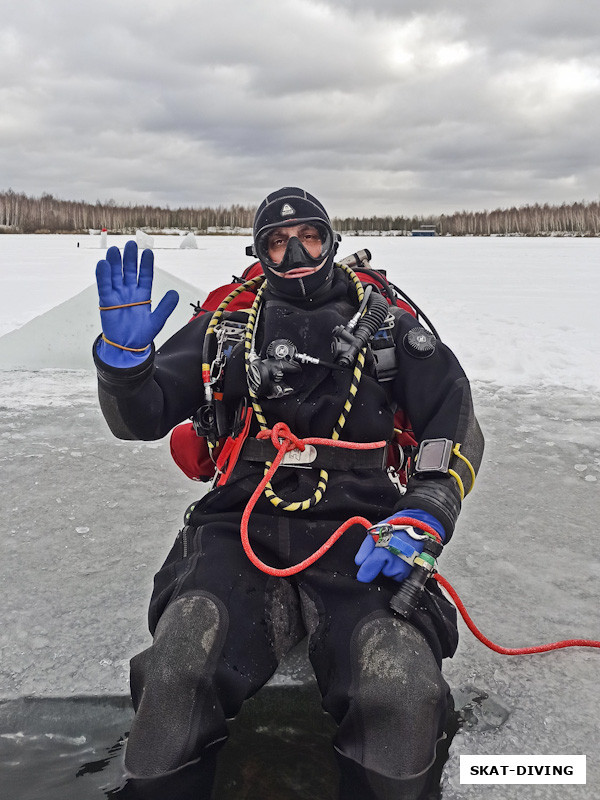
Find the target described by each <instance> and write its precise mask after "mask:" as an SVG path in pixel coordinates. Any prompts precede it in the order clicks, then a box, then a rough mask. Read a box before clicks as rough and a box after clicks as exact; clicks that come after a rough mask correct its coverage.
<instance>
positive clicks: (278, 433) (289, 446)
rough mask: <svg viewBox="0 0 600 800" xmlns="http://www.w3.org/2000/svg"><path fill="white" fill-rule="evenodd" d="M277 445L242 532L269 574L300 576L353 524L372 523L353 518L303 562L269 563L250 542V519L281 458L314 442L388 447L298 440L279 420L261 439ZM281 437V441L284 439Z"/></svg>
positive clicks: (355, 447)
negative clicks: (287, 565) (280, 567)
mask: <svg viewBox="0 0 600 800" xmlns="http://www.w3.org/2000/svg"><path fill="white" fill-rule="evenodd" d="M269 437H270V439H271V441H272V442H273V444H274V445H275V447H276V448H277V450H278V453H277V455H276V457H275V460H274V461H273V463H272V464H271V466H270V467H269V469H268V471H267V473H266V474H265V476H264V477H263V479H262V480H261V482H260V483H259V484H258V486H257V487H256V489H255V490H254V493H253V495H252V497H251V498H250V500H249V501H248V505H247V506H246V508H245V509H244V513H243V514H242V522H241V535H242V546H243V548H244V552H245V553H246V555H247V556H248V558H249V559H250V561H251V562H252V563H253V564H254V566H255V567H258V569H260V570H262V571H263V572H266V573H267V575H274V576H275V577H278V578H285V577H286V576H288V575H296V573H298V572H301V571H302V570H303V569H306V568H307V567H310V566H311V564H314V563H315V561H318V560H319V558H321V556H323V555H325V553H326V552H327V551H328V550H329V548H330V547H332V546H333V545H334V544H335V543H336V542H337V540H338V539H339V538H340V536H342V534H344V533H345V532H346V531H347V530H348V528H350V527H351V526H352V525H364V526H365V528H370V527H371V523H370V522H369V520H368V519H365V518H364V517H351V518H350V519H347V520H346V522H344V523H343V524H342V525H340V527H339V528H338V529H337V530H336V531H334V533H332V534H331V536H330V537H329V539H327V541H326V542H325V543H324V544H323V545H321V547H319V549H318V550H317V551H316V552H315V553H313V554H312V555H311V556H309V557H308V558H305V559H304V561H301V562H300V563H299V564H295V565H294V566H292V567H286V568H284V569H277V568H276V567H270V566H269V565H268V564H265V563H264V562H263V561H261V560H260V558H259V557H258V556H257V555H256V553H255V552H254V550H253V549H252V545H251V544H250V537H249V534H248V522H249V520H250V514H251V513H252V511H253V509H254V506H255V505H256V503H257V502H258V499H259V497H260V496H261V494H262V493H263V491H264V489H265V487H266V485H267V483H269V481H270V480H271V478H272V477H273V475H274V474H275V472H276V471H277V468H278V467H279V464H280V463H281V460H282V459H283V457H284V455H285V454H286V453H287V452H289V451H290V450H294V449H296V448H298V449H299V450H304V448H305V446H306V445H307V444H314V445H322V444H326V445H328V446H329V447H345V448H350V449H352V450H376V449H377V448H379V447H385V442H365V443H356V442H341V441H339V440H338V439H320V438H316V437H311V438H308V439H298V438H297V437H296V436H294V434H293V433H292V432H291V431H290V429H289V428H288V426H287V425H286V424H285V423H284V422H278V423H277V424H276V425H274V426H273V428H272V430H270V431H261V432H260V433H259V434H258V436H257V437H256V438H257V439H266V438H269ZM280 440H281V441H280Z"/></svg>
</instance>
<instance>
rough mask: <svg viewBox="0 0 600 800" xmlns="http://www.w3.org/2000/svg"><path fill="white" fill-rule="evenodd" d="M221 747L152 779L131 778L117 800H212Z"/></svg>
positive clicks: (205, 752)
mask: <svg viewBox="0 0 600 800" xmlns="http://www.w3.org/2000/svg"><path fill="white" fill-rule="evenodd" d="M220 745H221V743H220V742H219V743H217V744H215V745H213V746H212V747H209V748H207V749H206V750H205V751H204V752H203V753H202V755H201V757H200V758H199V759H197V760H196V761H193V762H191V763H189V764H186V765H185V766H184V767H181V768H180V769H177V770H172V771H171V772H167V773H164V774H162V775H159V776H157V777H155V778H139V777H138V778H133V777H130V778H129V779H128V781H127V784H126V785H125V787H124V788H123V789H121V790H120V792H119V793H118V795H117V797H118V800H211V796H212V787H213V783H214V779H215V771H216V760H217V753H218V751H219V749H220Z"/></svg>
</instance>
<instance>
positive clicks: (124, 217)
mask: <svg viewBox="0 0 600 800" xmlns="http://www.w3.org/2000/svg"><path fill="white" fill-rule="evenodd" d="M255 210H256V209H255V208H254V207H249V206H242V205H232V206H228V207H224V206H218V207H216V208H215V207H210V206H206V207H186V208H176V209H171V208H169V207H166V208H161V207H158V206H151V205H133V204H129V205H124V204H117V203H115V202H114V201H113V200H108V201H106V202H101V201H100V200H98V201H97V202H96V203H86V202H83V201H72V200H60V199H58V198H56V197H54V196H53V195H51V194H42V196H41V197H29V196H28V195H26V194H23V193H17V192H14V191H13V190H12V189H8V190H7V191H4V192H0V232H2V233H83V232H87V231H88V230H101V229H102V228H106V229H107V230H108V231H109V232H112V233H132V232H134V231H135V230H136V229H138V228H144V229H149V230H167V229H178V230H190V231H194V232H195V233H198V234H202V233H209V232H213V231H215V230H219V231H232V232H236V231H237V230H239V229H246V230H247V229H248V228H251V227H252V220H253V218H254V212H255ZM332 224H333V227H334V228H335V229H336V230H338V231H340V232H341V233H347V234H348V233H372V234H373V233H378V232H381V233H384V234H385V233H387V234H390V233H408V232H410V231H411V230H413V229H415V228H419V227H421V226H422V225H435V228H436V232H437V233H438V234H440V235H447V234H449V235H451V236H491V235H501V236H502V235H504V236H507V235H521V236H544V235H546V236H547V235H552V234H558V235H560V234H571V235H579V236H598V235H600V203H599V202H596V201H594V202H584V201H581V202H576V203H570V204H567V203H563V204H562V205H560V206H556V205H549V204H547V203H545V204H544V205H539V204H538V203H535V204H533V205H524V206H519V207H512V208H498V209H495V210H493V211H457V212H455V213H453V214H441V215H437V216H436V215H434V216H418V215H413V216H392V215H388V216H372V217H358V216H357V217H344V218H334V219H333V220H332Z"/></svg>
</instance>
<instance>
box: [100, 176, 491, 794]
mask: <svg viewBox="0 0 600 800" xmlns="http://www.w3.org/2000/svg"><path fill="white" fill-rule="evenodd" d="M338 244H339V236H338V235H337V234H335V233H334V231H333V229H332V226H331V222H330V219H329V216H328V214H327V212H326V211H325V208H324V207H323V205H322V204H321V203H320V202H319V201H318V200H317V199H316V198H315V197H313V196H312V195H311V194H309V193H308V192H306V191H304V190H302V189H299V188H294V187H292V188H290V187H285V188H283V189H280V190H278V191H276V192H274V193H272V194H270V195H269V196H268V197H267V198H266V199H265V200H264V201H263V202H262V203H261V205H260V206H259V208H258V210H257V212H256V216H255V220H254V227H253V246H252V253H253V254H254V255H255V256H256V257H257V258H258V260H259V261H260V264H261V266H262V275H261V276H260V278H259V279H257V280H255V281H254V290H255V299H254V302H253V304H252V308H251V309H250V310H246V311H239V310H238V311H232V312H228V311H227V308H226V303H225V305H224V306H223V307H222V308H221V307H220V309H219V310H218V311H217V312H215V313H214V314H212V313H207V314H203V315H201V316H199V317H197V318H195V319H193V320H192V321H191V322H190V323H188V324H187V325H186V326H184V327H183V328H182V329H181V330H180V331H178V332H177V333H176V334H175V335H174V336H172V337H171V338H170V339H169V340H168V341H167V342H166V343H165V344H164V345H163V346H162V347H161V348H160V349H159V350H158V351H155V349H154V345H153V339H154V337H155V336H156V334H157V333H158V331H159V330H160V329H161V328H162V326H163V325H164V322H165V321H166V319H167V317H168V316H169V314H170V313H171V311H172V310H173V308H174V307H175V304H176V302H177V296H176V293H175V292H169V293H167V295H165V297H164V298H163V300H162V301H161V302H160V303H159V305H158V306H157V308H156V309H155V310H154V311H151V308H150V299H151V298H150V295H151V286H152V263H153V256H152V253H151V251H148V250H146V251H144V253H143V254H142V256H141V260H140V264H139V269H138V263H137V262H138V258H137V247H136V245H135V242H128V243H127V244H126V245H125V248H124V251H123V256H121V253H120V251H119V250H118V248H110V249H109V251H108V253H107V257H106V259H105V260H102V261H100V262H99V263H98V267H97V281H98V288H99V296H100V309H101V320H102V334H101V335H100V336H99V337H98V339H97V340H96V342H95V343H94V348H93V349H94V359H95V363H96V367H97V372H98V391H99V400H100V404H101V408H102V411H103V414H104V416H105V418H106V421H107V423H108V425H109V427H110V429H111V430H112V432H113V433H114V434H115V435H116V436H117V437H119V438H122V439H140V440H155V439H160V438H161V437H164V436H166V435H167V434H168V433H169V432H170V431H171V430H172V429H173V428H174V426H176V425H178V424H179V423H181V422H182V421H184V420H187V419H190V418H193V419H194V420H195V425H196V430H197V432H198V434H199V435H200V436H202V437H204V439H206V441H207V442H208V443H209V445H210V449H211V453H212V454H213V456H214V460H215V462H216V464H217V467H218V469H217V473H216V476H215V480H214V482H213V485H212V488H211V490H210V491H208V493H207V494H205V495H204V496H203V497H202V498H201V499H200V500H199V501H198V502H196V503H195V504H193V505H192V506H191V507H190V508H189V509H188V510H187V512H186V515H185V526H184V527H183V529H182V530H181V531H180V532H179V533H178V535H177V537H176V540H175V542H174V545H173V547H172V549H171V551H170V552H169V554H168V556H167V559H166V561H165V563H164V565H163V566H162V568H161V569H160V570H159V572H158V573H157V575H156V576H155V581H154V591H153V594H152V598H151V601H150V609H149V625H150V632H151V633H152V635H153V643H152V645H151V646H150V647H149V648H148V649H147V650H145V651H144V652H142V653H140V654H139V655H136V656H135V657H134V658H133V659H132V661H131V691H132V699H133V704H134V708H135V710H136V714H135V719H134V722H133V725H132V728H131V732H130V736H129V741H128V745H127V751H126V756H125V765H126V768H127V771H128V775H129V777H130V780H131V782H132V785H134V786H135V787H137V789H138V790H139V792H140V793H141V796H149V797H150V796H156V797H160V796H161V792H162V796H174V795H173V794H172V792H171V793H169V792H167V791H166V790H164V787H165V786H167V785H168V781H169V779H173V778H176V777H177V775H178V774H180V773H181V771H182V770H184V769H185V768H186V767H188V766H189V765H195V766H196V768H197V772H198V775H199V776H200V777H199V788H198V794H197V795H196V796H197V797H200V798H207V799H208V798H209V797H210V796H211V789H212V784H213V779H214V770H215V757H216V753H217V752H218V750H219V748H220V746H221V745H222V744H223V743H224V742H225V740H226V738H227V720H228V719H231V718H233V717H235V715H236V714H237V713H238V712H239V710H240V708H241V706H242V704H243V703H244V701H245V700H246V699H248V698H249V697H251V696H252V695H253V694H254V693H255V692H257V691H258V690H259V689H260V688H261V687H262V686H263V685H264V684H265V683H266V682H267V681H268V680H269V678H270V677H271V676H272V675H273V673H274V672H275V670H276V669H277V666H278V663H279V661H280V659H281V658H282V656H283V655H285V654H286V653H287V652H288V651H289V650H290V649H291V648H292V647H294V646H295V645H296V644H297V643H298V642H300V641H301V640H302V639H304V638H305V637H308V652H309V658H310V661H311V664H312V667H313V669H314V671H315V674H316V678H317V682H318V686H319V690H320V692H321V695H322V706H323V708H324V709H325V710H326V711H327V712H328V713H329V714H330V715H331V716H332V718H333V719H334V720H335V722H336V724H337V733H336V735H335V739H334V742H333V746H334V750H335V757H336V760H337V763H338V765H339V770H340V786H339V798H340V800H383V798H385V799H386V800H418V798H423V797H425V796H426V795H427V793H428V791H429V788H430V787H429V782H430V778H431V774H432V765H433V763H434V760H435V754H436V746H437V744H438V741H439V740H440V739H441V737H442V736H443V731H444V725H445V721H446V713H447V708H448V701H449V687H448V685H447V684H446V682H445V680H444V678H443V675H442V671H441V666H442V659H443V658H446V657H451V656H452V655H453V653H454V651H455V649H456V646H457V641H458V633H457V628H456V614H455V609H454V606H452V604H451V603H450V602H449V601H448V600H447V599H446V598H445V597H444V596H443V595H442V594H441V592H440V590H439V589H438V588H437V585H436V582H435V581H433V580H430V581H427V583H426V584H425V587H424V589H423V591H422V593H421V594H420V596H419V598H418V602H417V603H416V607H415V608H414V610H413V611H412V613H411V615H410V618H409V619H407V618H406V616H402V615H399V614H397V613H395V612H394V611H393V610H392V608H391V607H390V601H391V600H392V599H393V597H394V595H395V592H396V590H397V589H398V587H399V584H400V585H402V584H401V582H402V581H404V580H405V579H406V578H407V577H408V576H409V575H410V574H411V572H412V571H413V569H414V564H415V559H418V557H419V555H420V554H422V551H423V549H424V546H425V542H426V540H427V539H428V537H431V536H435V537H436V539H437V540H438V542H440V549H441V543H443V545H444V546H445V545H447V544H448V542H449V541H450V539H451V537H452V534H453V531H454V528H455V524H456V521H457V518H458V515H459V512H460V509H461V504H462V500H463V498H464V496H465V494H466V493H467V492H468V490H470V488H472V485H473V482H474V480H475V476H476V473H477V470H478V469H479V466H480V462H481V457H482V453H483V436H482V434H481V430H480V428H479V425H478V423H477V420H476V417H475V414H474V410H473V403H472V398H471V392H470V386H469V382H468V380H467V378H466V376H465V374H464V372H463V370H462V368H461V366H460V364H459V363H458V361H457V359H456V357H455V356H454V355H453V353H452V352H451V351H450V349H449V348H448V347H447V346H446V345H445V344H444V343H443V342H442V341H440V340H439V339H438V338H437V337H436V336H434V335H433V334H432V333H431V332H430V331H428V330H426V329H425V328H423V327H422V326H421V325H420V324H419V322H418V321H417V320H416V319H415V317H414V316H413V315H411V314H410V313H408V312H406V311H404V310H402V309H398V308H393V307H392V306H390V305H388V303H387V301H385V300H384V299H383V298H382V295H381V294H380V293H379V292H378V291H376V290H373V289H372V287H371V289H369V287H367V288H366V289H365V288H364V286H363V285H362V284H361V281H360V280H358V279H357V278H356V275H355V274H354V273H353V270H352V269H351V268H349V267H347V266H344V265H343V264H342V263H337V262H336V260H335V256H336V252H337V249H338ZM226 325H228V326H229V328H228V330H230V331H232V330H233V331H234V332H235V330H236V326H237V328H238V334H239V335H236V336H234V337H233V338H231V339H230V340H227V341H229V344H230V346H228V348H227V357H226V358H224V356H223V353H224V348H223V341H224V337H225V336H226V335H225V334H223V333H222V330H223V326H226ZM220 331H221V334H220ZM227 335H228V336H229V335H231V334H227ZM398 411H402V412H403V413H404V414H405V415H407V417H408V419H409V420H410V424H411V426H412V431H413V435H414V438H415V440H416V442H417V445H418V451H417V452H416V453H415V456H414V458H413V459H412V461H411V464H410V470H409V478H408V483H407V486H406V487H401V486H399V483H398V481H394V480H391V479H390V471H389V469H388V463H387V453H388V451H389V446H390V443H391V442H392V441H393V439H394V435H395V434H394V420H395V417H396V415H397V413H398ZM396 418H397V417H396ZM278 423H283V424H284V427H281V426H279V427H278V428H277V430H278V431H280V433H281V431H284V432H285V433H283V434H281V435H282V436H283V437H284V439H285V437H287V439H285V446H286V447H288V449H290V451H291V450H292V449H293V448H294V441H297V440H298V439H299V440H302V439H304V438H308V437H319V438H320V439H322V440H324V441H323V443H319V444H317V445H316V446H311V447H310V448H309V447H308V446H305V447H304V449H302V445H300V446H299V447H298V446H297V447H296V452H295V453H292V452H290V453H288V454H287V455H286V456H284V457H283V461H282V462H281V466H280V467H279V469H277V471H276V473H274V474H273V476H272V477H271V480H270V481H269V483H268V484H267V486H266V488H265V490H264V492H262V494H261V495H260V497H259V498H258V499H257V501H256V503H255V505H254V507H253V510H252V514H251V516H250V518H249V520H248V519H246V521H245V522H244V520H243V517H244V512H245V509H246V507H247V505H248V502H249V499H250V498H251V496H252V495H253V493H254V492H255V490H256V489H257V486H258V485H259V483H260V481H261V480H262V479H263V477H264V476H265V470H266V469H267V468H268V466H269V465H271V464H272V463H273V460H274V458H275V456H276V454H277V452H278V450H277V448H278V446H279V444H280V443H281V438H280V439H278V438H277V436H274V435H273V433H272V432H273V428H274V427H275V425H276V424H278ZM338 443H341V444H343V445H344V447H341V446H337V445H338ZM282 446H283V445H282ZM298 449H300V450H301V452H298ZM415 449H416V448H415ZM295 456H297V457H295ZM353 515H362V516H363V517H364V518H366V519H367V520H372V521H377V523H378V524H377V525H375V526H374V527H373V529H372V530H371V531H368V532H366V531H365V527H364V526H362V525H360V524H354V525H352V526H351V527H350V528H348V530H346V532H345V533H344V535H343V536H341V538H340V539H339V540H338V541H337V542H336V544H334V545H333V546H332V547H331V548H330V549H328V550H327V551H326V552H325V553H324V554H323V555H322V557H321V558H319V560H318V561H316V562H315V563H312V564H311V565H310V566H308V567H307V568H306V569H303V570H301V571H298V572H296V573H294V574H290V575H286V576H284V577H282V576H280V575H278V574H277V573H276V570H284V571H285V570H286V569H287V568H289V567H290V566H291V565H295V564H297V563H298V562H302V561H303V560H305V559H307V558H309V557H310V556H311V555H312V554H313V553H315V551H318V550H319V548H320V547H321V546H322V545H323V543H324V542H325V541H326V540H327V539H328V537H329V535H330V534H331V532H332V531H333V530H334V529H335V528H336V527H338V526H339V525H341V524H342V523H344V521H346V520H347V519H348V518H349V517H352V516H353ZM400 518H410V519H411V520H412V521H413V524H412V525H411V524H401V523H398V520H399V519H400ZM243 524H246V525H247V527H248V536H249V542H250V544H251V548H252V552H253V554H255V555H256V558H257V559H258V560H260V563H263V564H268V565H271V566H272V567H273V568H274V570H275V573H273V572H268V571H263V569H262V568H259V567H257V566H256V565H255V564H254V563H252V562H251V561H250V559H249V557H248V555H247V552H246V549H245V547H244V546H243V544H242V542H241V540H240V528H241V526H243ZM382 530H385V531H386V532H387V533H388V534H389V535H386V536H383V535H379V536H374V535H373V534H374V533H377V532H379V534H381V532H382ZM427 531H428V532H427ZM357 565H358V566H359V569H358V573H357V570H356V566H357ZM161 787H162V789H161ZM153 793H154V794H153Z"/></svg>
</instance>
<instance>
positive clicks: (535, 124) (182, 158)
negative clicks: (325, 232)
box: [0, 0, 600, 216]
mask: <svg viewBox="0 0 600 800" xmlns="http://www.w3.org/2000/svg"><path fill="white" fill-rule="evenodd" d="M0 12H1V16H0V20H1V23H0V189H8V188H9V187H11V188H12V189H14V190H15V191H23V192H26V193H28V194H35V195H38V194H41V193H42V192H49V193H52V194H54V195H55V196H57V197H60V198H64V199H74V200H87V201H91V202H95V201H96V200H103V201H104V200H108V199H111V198H112V199H114V200H115V201H116V202H119V203H120V202H123V203H129V202H132V203H135V202H150V203H153V204H166V203H168V204H169V205H170V206H171V207H176V206H180V205H216V204H226V205H229V204H231V203H242V204H248V205H255V204H258V203H259V202H260V200H261V199H262V197H263V196H264V195H265V194H266V193H268V192H269V191H271V190H273V189H275V188H279V187H280V186H282V185H299V186H302V187H304V188H307V189H308V190H309V191H311V192H313V193H314V194H316V195H317V196H318V197H319V198H320V199H321V200H322V201H323V202H324V203H325V205H326V206H327V208H328V210H329V211H330V214H332V215H336V216H340V215H346V214H369V215H370V214H376V213H383V214H387V213H400V214H401V213H411V212H415V213H423V214H426V213H441V212H449V211H453V210H460V209H463V208H468V209H484V208H487V209H491V208H496V207H506V206H509V205H513V204H517V205H519V204H525V203H533V202H542V203H543V202H550V203H561V202H563V201H566V202H571V201H574V200H582V199H583V200H588V201H589V200H597V199H598V197H599V188H598V187H599V186H600V181H599V179H600V167H599V156H598V153H599V151H600V113H599V112H600V104H599V98H600V6H598V4H597V3H596V2H594V0H571V2H566V1H565V0H518V2H517V0H501V1H500V0H497V2H489V0H420V2H414V1H411V2H406V0H367V1H366V2H365V0H361V1H360V2H359V1H358V0H319V2H317V1H316V0H144V2H141V0H104V2H102V3H97V2H94V3H92V2H90V0H79V2H73V1H72V0H37V1H35V2H34V1H33V0H20V2H16V1H15V0H10V2H9V1H8V0H0Z"/></svg>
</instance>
